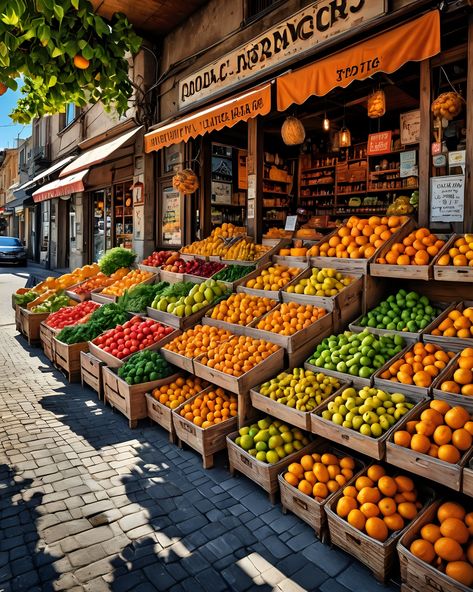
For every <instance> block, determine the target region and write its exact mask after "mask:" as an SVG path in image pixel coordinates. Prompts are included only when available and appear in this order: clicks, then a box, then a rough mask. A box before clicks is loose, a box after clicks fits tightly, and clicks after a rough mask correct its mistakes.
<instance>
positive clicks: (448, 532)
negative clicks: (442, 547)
mask: <svg viewBox="0 0 473 592" xmlns="http://www.w3.org/2000/svg"><path fill="white" fill-rule="evenodd" d="M440 532H441V533H442V536H444V537H449V538H451V539H454V540H455V541H457V543H460V545H464V544H465V543H466V542H467V541H468V539H469V538H470V533H469V532H468V528H467V527H466V526H465V523H464V522H463V520H460V519H459V518H446V519H445V520H444V521H443V522H442V524H441V525H440Z"/></svg>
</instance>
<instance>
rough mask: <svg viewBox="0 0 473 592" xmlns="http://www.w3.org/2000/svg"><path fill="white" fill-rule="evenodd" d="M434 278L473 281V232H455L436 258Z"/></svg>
mask: <svg viewBox="0 0 473 592" xmlns="http://www.w3.org/2000/svg"><path fill="white" fill-rule="evenodd" d="M434 279H435V280H440V281H444V282H473V234H454V235H453V236H452V237H450V240H449V241H448V242H447V244H446V245H445V247H444V248H443V249H442V250H441V252H440V253H439V254H438V256H437V257H436V258H435V260H434Z"/></svg>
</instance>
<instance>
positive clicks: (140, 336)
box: [136, 332, 145, 341]
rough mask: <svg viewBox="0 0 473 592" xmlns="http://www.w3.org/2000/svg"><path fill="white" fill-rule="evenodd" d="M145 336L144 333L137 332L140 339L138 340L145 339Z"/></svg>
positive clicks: (137, 337)
mask: <svg viewBox="0 0 473 592" xmlns="http://www.w3.org/2000/svg"><path fill="white" fill-rule="evenodd" d="M144 338H145V336H144V333H141V332H140V333H137V334H136V339H138V341H143V339H144Z"/></svg>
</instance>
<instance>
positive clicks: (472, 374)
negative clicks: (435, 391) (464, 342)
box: [440, 347, 473, 397]
mask: <svg viewBox="0 0 473 592" xmlns="http://www.w3.org/2000/svg"><path fill="white" fill-rule="evenodd" d="M440 390H442V391H444V392H445V393H454V394H455V395H460V394H461V395H465V396H466V397H472V396H473V348H471V347H467V348H465V349H464V350H463V351H462V352H461V354H460V357H459V358H458V360H457V362H456V368H455V371H454V373H453V376H452V379H451V380H444V381H443V382H442V384H441V385H440Z"/></svg>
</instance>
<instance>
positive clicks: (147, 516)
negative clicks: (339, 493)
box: [0, 325, 389, 592]
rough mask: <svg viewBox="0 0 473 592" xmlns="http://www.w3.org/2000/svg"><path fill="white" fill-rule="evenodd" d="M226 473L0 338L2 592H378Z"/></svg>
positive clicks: (364, 573) (356, 569) (342, 557)
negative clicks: (131, 421) (132, 424)
mask: <svg viewBox="0 0 473 592" xmlns="http://www.w3.org/2000/svg"><path fill="white" fill-rule="evenodd" d="M224 463H225V456H224V455H223V454H222V455H221V457H218V459H217V464H216V467H215V468H213V469H211V470H207V471H206V470H204V469H203V468H202V464H201V458H200V456H198V455H197V454H196V453H194V452H193V451H190V450H184V451H183V450H179V449H178V448H177V447H176V446H173V445H171V444H169V442H168V440H167V434H166V433H165V432H164V431H162V430H161V429H160V428H158V427H156V426H154V427H153V426H150V425H148V424H147V422H142V423H141V424H140V426H139V428H138V429H136V430H130V429H129V428H128V425H127V421H126V419H125V418H124V417H123V416H121V415H120V414H119V413H113V412H112V411H111V409H110V408H108V407H107V408H105V407H104V406H103V405H102V404H101V403H100V402H99V401H98V399H97V397H96V396H95V393H94V392H93V391H91V390H88V389H82V387H80V385H69V384H67V383H66V382H65V380H64V379H63V378H62V375H61V374H60V373H58V372H57V371H56V370H51V369H50V366H49V364H48V362H47V360H46V358H45V357H44V356H42V354H41V350H39V349H34V348H30V347H28V346H27V344H26V342H25V341H24V340H23V338H22V337H19V336H18V335H17V334H16V333H15V330H14V326H13V325H4V326H2V327H0V592H20V591H28V592H40V591H50V590H72V591H74V592H79V591H83V590H84V591H89V592H102V591H105V590H111V591H113V592H126V591H128V590H136V591H139V592H151V591H153V590H170V591H178V590H184V591H185V590H188V591H189V592H198V591H200V590H209V591H212V592H219V591H223V590H257V591H259V592H267V591H270V590H277V591H284V592H289V591H291V592H292V591H296V590H320V591H321V592H348V591H349V590H352V591H354V592H355V591H356V592H361V591H362V592H371V591H373V592H374V591H377V592H380V591H383V590H389V588H385V587H383V586H381V585H380V584H378V583H376V581H375V580H374V578H373V577H372V576H371V575H370V573H369V572H368V570H366V569H365V568H364V567H362V566H361V565H360V564H358V563H357V562H355V561H353V560H352V559H351V558H350V557H349V556H348V555H346V554H344V553H342V552H340V551H338V550H335V549H331V548H330V547H329V546H327V545H323V544H322V543H321V542H319V541H318V539H317V538H315V536H314V533H313V531H312V530H311V529H310V528H309V527H308V526H306V525H305V524H304V523H303V522H302V521H300V520H299V519H297V518H296V517H294V516H293V515H290V514H288V515H286V516H284V515H283V514H282V511H281V506H280V505H276V506H271V504H270V503H269V501H268V499H267V496H266V495H265V493H264V492H263V491H262V490H261V489H260V488H258V487H257V486H256V485H254V484H253V483H252V482H251V481H249V480H248V479H246V478H245V477H243V476H241V475H239V476H236V477H234V478H231V477H230V475H229V473H228V471H227V470H226V467H225V465H224Z"/></svg>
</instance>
